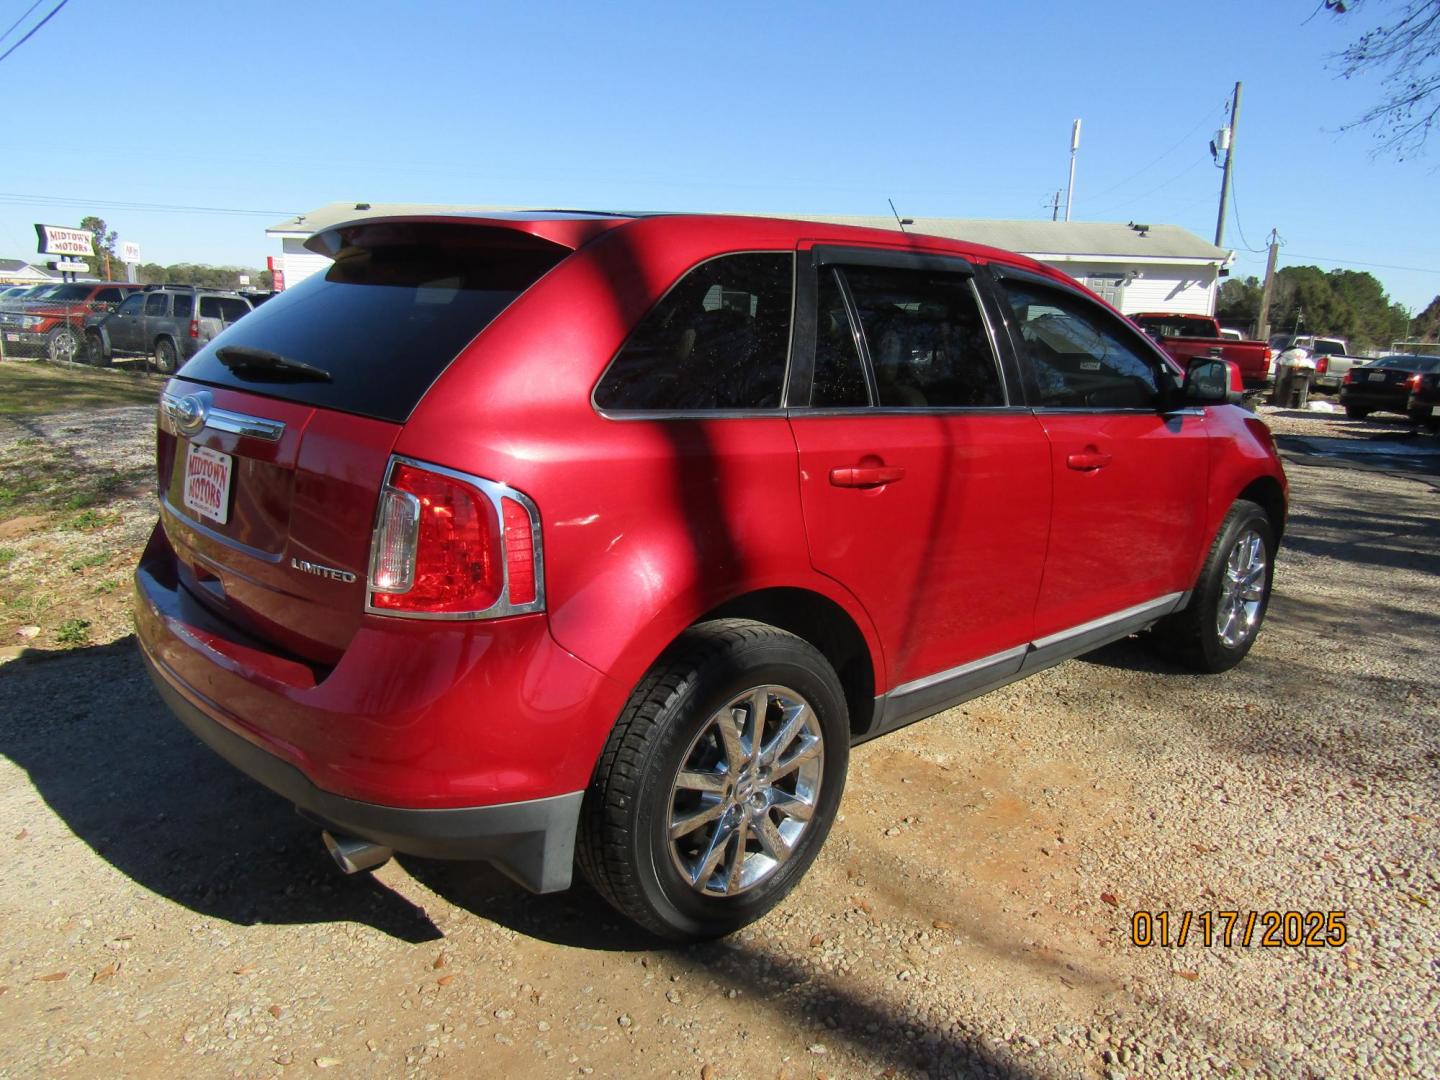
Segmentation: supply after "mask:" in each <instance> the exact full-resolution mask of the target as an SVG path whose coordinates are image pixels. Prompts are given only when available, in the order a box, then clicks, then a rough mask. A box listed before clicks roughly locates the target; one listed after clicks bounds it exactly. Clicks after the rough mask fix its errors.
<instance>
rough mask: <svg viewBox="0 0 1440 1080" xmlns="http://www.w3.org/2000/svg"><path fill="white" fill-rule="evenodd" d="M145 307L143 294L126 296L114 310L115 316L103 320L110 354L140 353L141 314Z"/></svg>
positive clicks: (141, 348)
mask: <svg viewBox="0 0 1440 1080" xmlns="http://www.w3.org/2000/svg"><path fill="white" fill-rule="evenodd" d="M144 307H145V294H143V293H134V294H133V295H131V296H127V297H126V298H125V299H124V300H122V301H121V302H120V306H119V307H118V308H116V309H115V314H114V315H113V316H111V317H110V318H108V319H106V320H105V333H106V334H107V335H108V336H109V338H110V349H111V351H112V352H142V351H143V350H144V345H143V344H141V337H140V329H141V321H140V320H141V312H142V311H143V309H144Z"/></svg>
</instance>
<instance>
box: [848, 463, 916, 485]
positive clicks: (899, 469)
mask: <svg viewBox="0 0 1440 1080" xmlns="http://www.w3.org/2000/svg"><path fill="white" fill-rule="evenodd" d="M903 479H905V469H904V467H903V466H901V465H846V466H844V467H843V468H839V469H831V470H830V483H832V484H834V485H835V486H836V487H849V488H872V487H882V486H884V485H885V484H893V483H895V481H897V480H903Z"/></svg>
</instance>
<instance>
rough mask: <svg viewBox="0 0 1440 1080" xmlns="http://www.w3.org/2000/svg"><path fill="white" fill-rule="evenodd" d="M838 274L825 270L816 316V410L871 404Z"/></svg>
mask: <svg viewBox="0 0 1440 1080" xmlns="http://www.w3.org/2000/svg"><path fill="white" fill-rule="evenodd" d="M838 274H839V271H837V270H835V269H834V268H833V267H822V268H821V270H820V280H819V297H818V300H817V303H816V308H815V316H816V327H815V382H814V384H813V386H812V387H811V390H810V404H811V405H813V406H815V407H816V408H827V407H828V408H832V409H833V408H846V407H850V406H856V405H859V406H864V405H869V404H870V388H869V387H867V386H866V385H865V369H864V368H863V367H861V365H860V352H859V350H858V349H857V348H856V347H855V331H854V329H853V328H852V327H851V325H850V315H849V313H848V312H847V311H846V310H845V298H844V296H842V295H841V292H840V278H839V276H838Z"/></svg>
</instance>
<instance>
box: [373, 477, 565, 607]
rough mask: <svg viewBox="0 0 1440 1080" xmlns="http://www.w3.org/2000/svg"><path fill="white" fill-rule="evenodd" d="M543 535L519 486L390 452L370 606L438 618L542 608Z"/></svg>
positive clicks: (378, 517)
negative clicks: (394, 454) (541, 541)
mask: <svg viewBox="0 0 1440 1080" xmlns="http://www.w3.org/2000/svg"><path fill="white" fill-rule="evenodd" d="M539 533H540V516H539V514H538V513H537V512H536V510H535V506H534V504H533V503H531V501H530V500H529V499H528V498H527V497H526V496H525V495H523V494H521V493H520V492H518V491H515V490H513V489H512V488H509V487H506V486H505V485H504V484H497V483H495V482H494V481H493V480H485V479H482V478H481V477H478V476H469V475H467V474H465V473H461V472H456V471H455V470H453V469H445V468H441V467H439V466H437V465H427V464H424V463H422V462H418V461H411V460H410V459H408V458H401V457H396V458H393V459H392V460H391V462H390V467H389V469H388V471H387V474H386V481H385V486H384V487H383V488H382V489H381V492H380V506H379V509H378V511H377V513H376V518H375V533H374V537H373V539H372V541H371V548H370V579H369V582H368V586H367V588H368V592H367V597H368V599H367V602H366V608H367V610H369V611H371V612H375V613H377V614H382V615H407V616H411V617H415V618H431V619H491V618H498V617H499V616H502V615H515V614H519V613H521V612H526V611H541V610H543V609H544V606H545V603H544V590H543V584H542V578H541V562H540V535H539Z"/></svg>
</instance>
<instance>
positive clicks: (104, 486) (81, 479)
mask: <svg viewBox="0 0 1440 1080" xmlns="http://www.w3.org/2000/svg"><path fill="white" fill-rule="evenodd" d="M152 472H153V467H151V466H148V465H146V466H136V467H134V468H130V469H114V468H99V469H96V468H94V467H93V466H87V465H85V464H83V463H81V462H80V461H78V460H76V459H75V458H72V457H70V456H68V455H67V454H65V453H64V451H63V450H62V449H60V448H59V447H57V446H56V445H55V444H54V443H51V442H48V441H46V440H43V439H39V440H30V439H21V440H20V441H18V442H15V443H12V444H11V445H10V446H8V447H6V448H5V449H4V450H0V521H6V520H9V519H10V518H15V517H21V516H24V515H31V514H50V513H69V512H73V511H77V510H79V511H85V512H86V513H81V514H80V515H78V516H77V517H75V518H74V519H73V520H72V522H71V527H72V528H80V529H84V528H93V527H94V526H95V525H98V524H101V523H102V519H100V518H98V517H96V516H95V513H94V512H98V510H100V509H102V508H104V507H106V506H108V505H109V504H110V503H111V502H113V501H115V500H116V499H120V498H124V497H125V496H126V495H128V494H132V493H139V492H142V491H144V490H145V483H146V480H147V479H148V478H149V477H150V475H151V473H152ZM87 513H88V514H90V515H91V516H89V517H87V516H86V514H87Z"/></svg>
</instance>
